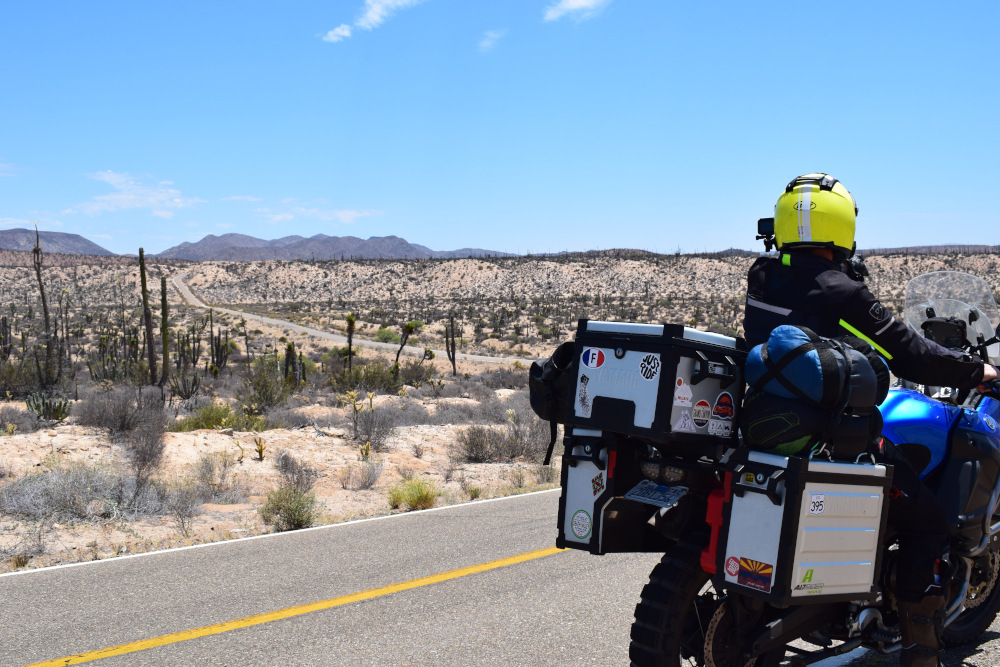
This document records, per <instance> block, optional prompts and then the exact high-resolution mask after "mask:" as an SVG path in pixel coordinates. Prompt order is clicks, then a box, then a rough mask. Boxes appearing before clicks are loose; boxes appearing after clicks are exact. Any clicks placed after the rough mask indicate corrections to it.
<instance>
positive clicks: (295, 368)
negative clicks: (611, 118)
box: [285, 341, 299, 384]
mask: <svg viewBox="0 0 1000 667" xmlns="http://www.w3.org/2000/svg"><path fill="white" fill-rule="evenodd" d="M289 373H291V374H292V379H293V380H294V381H295V384H298V383H299V378H298V375H299V365H298V363H296V359H295V343H292V342H291V341H289V342H288V344H287V345H285V380H286V381H287V380H288V374H289Z"/></svg>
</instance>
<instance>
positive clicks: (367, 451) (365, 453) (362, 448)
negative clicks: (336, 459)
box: [358, 442, 372, 461]
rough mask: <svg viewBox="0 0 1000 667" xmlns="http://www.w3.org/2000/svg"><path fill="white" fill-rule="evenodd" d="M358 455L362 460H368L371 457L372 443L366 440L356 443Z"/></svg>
mask: <svg viewBox="0 0 1000 667" xmlns="http://www.w3.org/2000/svg"><path fill="white" fill-rule="evenodd" d="M358 456H359V458H360V459H361V460H362V461H370V460H371V458H372V443H371V442H366V443H365V444H363V445H358Z"/></svg>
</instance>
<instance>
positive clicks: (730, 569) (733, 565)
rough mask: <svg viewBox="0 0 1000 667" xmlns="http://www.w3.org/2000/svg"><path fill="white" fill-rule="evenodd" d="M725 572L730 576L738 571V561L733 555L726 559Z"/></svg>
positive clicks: (733, 575)
mask: <svg viewBox="0 0 1000 667" xmlns="http://www.w3.org/2000/svg"><path fill="white" fill-rule="evenodd" d="M726 573H727V574H729V576H730V577H735V576H736V575H737V574H739V573H740V562H739V561H738V560H736V558H734V557H733V556H730V557H729V560H727V561H726Z"/></svg>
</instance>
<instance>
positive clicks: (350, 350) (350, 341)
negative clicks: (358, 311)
mask: <svg viewBox="0 0 1000 667" xmlns="http://www.w3.org/2000/svg"><path fill="white" fill-rule="evenodd" d="M357 321H358V318H356V317H355V316H354V313H347V370H348V372H350V370H351V357H353V356H354V347H353V346H354V328H355V326H356V325H357Z"/></svg>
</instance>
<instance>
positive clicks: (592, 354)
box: [583, 347, 604, 368]
mask: <svg viewBox="0 0 1000 667" xmlns="http://www.w3.org/2000/svg"><path fill="white" fill-rule="evenodd" d="M583 365H584V366H586V367H587V368H600V367H601V366H603V365H604V352H603V351H601V350H598V349H597V348H593V347H588V348H587V349H586V350H584V351H583Z"/></svg>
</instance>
